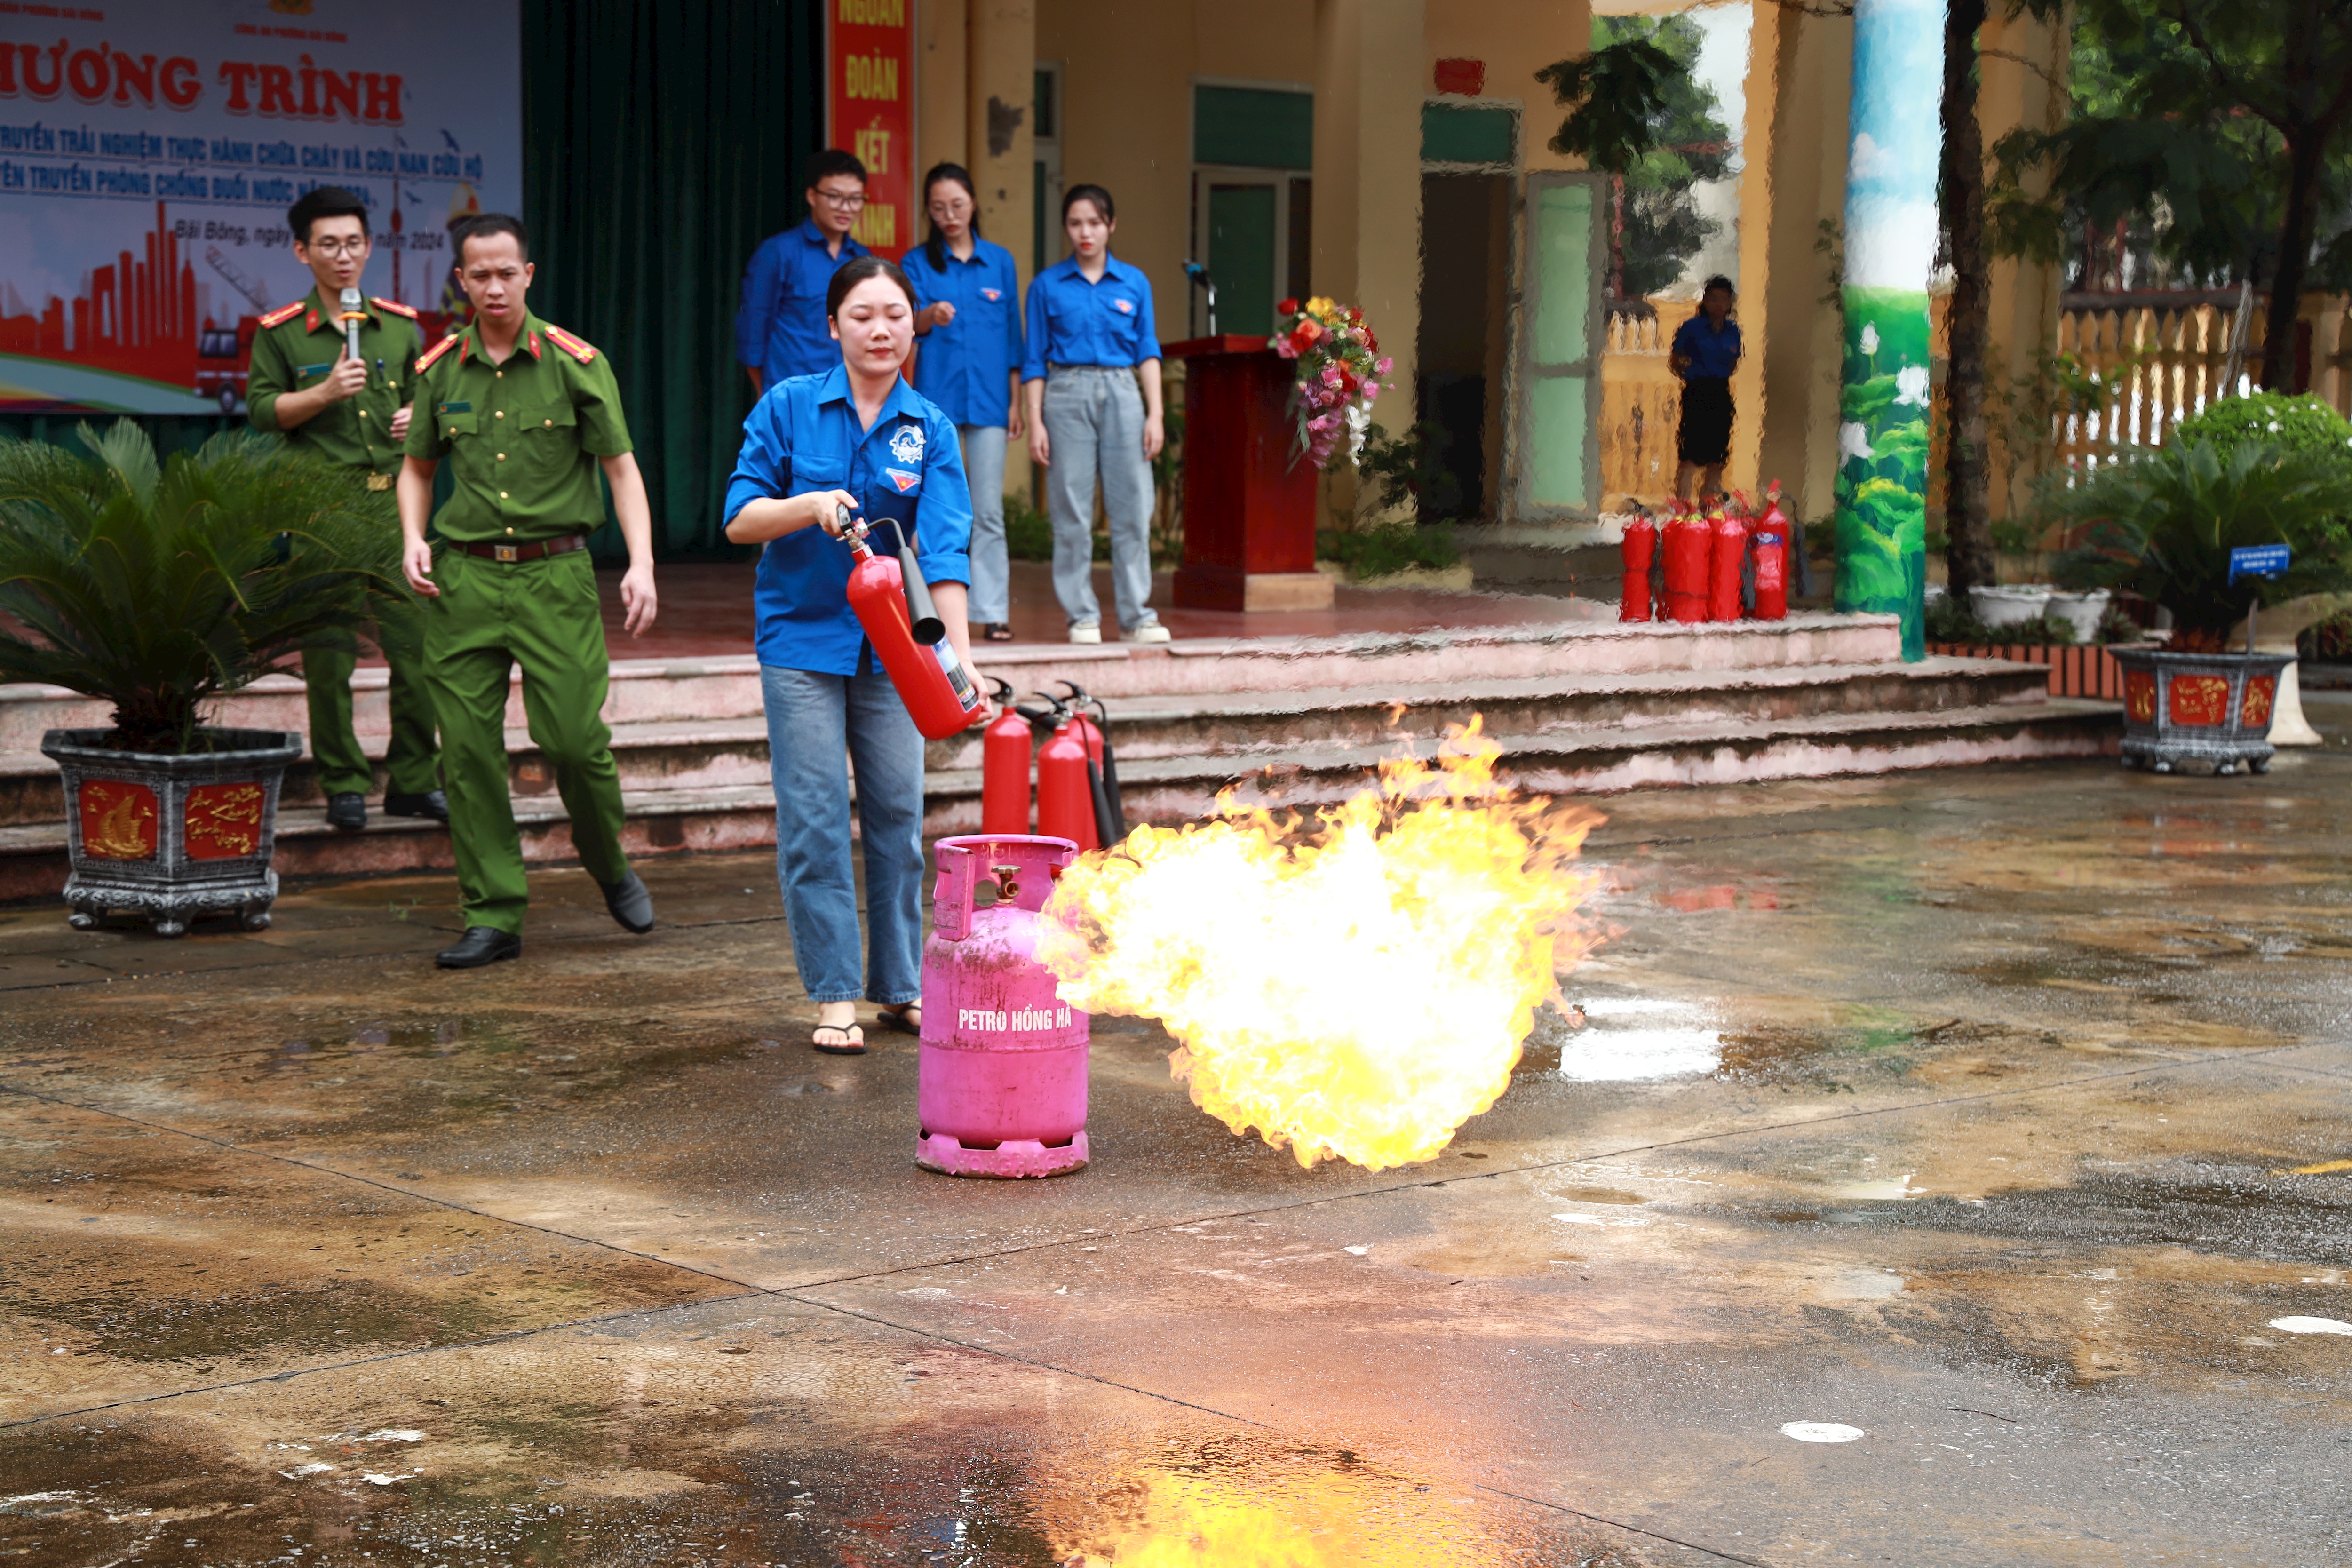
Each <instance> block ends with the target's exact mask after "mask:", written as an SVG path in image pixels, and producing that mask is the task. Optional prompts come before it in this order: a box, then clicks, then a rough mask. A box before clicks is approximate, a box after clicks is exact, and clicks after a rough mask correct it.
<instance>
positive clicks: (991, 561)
mask: <svg viewBox="0 0 2352 1568" xmlns="http://www.w3.org/2000/svg"><path fill="white" fill-rule="evenodd" d="M956 436H957V437H958V444H959V445H960V446H961V447H963V477H964V479H966V480H968V481H969V482H970V483H971V618H972V619H973V620H975V621H977V622H979V623H981V624H982V626H988V625H992V624H994V625H1001V624H1003V623H1004V622H1006V621H1010V620H1011V619H1012V618H1013V605H1012V598H1013V593H1012V587H1013V584H1012V568H1011V567H1010V566H1009V565H1008V564H1007V563H1006V561H1005V555H1004V426H1002V425H959V426H956Z"/></svg>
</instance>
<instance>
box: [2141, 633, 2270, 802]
mask: <svg viewBox="0 0 2352 1568" xmlns="http://www.w3.org/2000/svg"><path fill="white" fill-rule="evenodd" d="M2113 654H2114V658H2115V660H2116V663H2117V664H2119V665H2121V666H2123V671H2124V746H2123V760H2124V766H2126V767H2127V768H2129V767H2141V766H2146V767H2149V768H2153V769H2154V770H2155V771H2156V772H2158V773H2235V772H2237V771H2238V769H2239V768H2241V767H2244V768H2246V769H2247V770H2249V771H2250V772H2252V773H2268V772H2270V766H2271V755H2272V752H2271V743H2270V731H2271V713H2272V710H2273V709H2274V708H2275V707H2276V706H2277V702H2278V688H2279V672H2280V671H2282V670H2284V668H2286V667H2287V666H2288V665H2290V664H2292V663H2294V658H2293V656H2291V655H2284V654H2270V653H2166V652H2162V651H2159V650H2157V649H2154V648H2137V647H2119V648H2116V649H2114V650H2113Z"/></svg>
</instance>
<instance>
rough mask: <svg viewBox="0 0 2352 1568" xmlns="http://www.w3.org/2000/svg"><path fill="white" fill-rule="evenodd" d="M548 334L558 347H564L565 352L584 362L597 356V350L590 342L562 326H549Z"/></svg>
mask: <svg viewBox="0 0 2352 1568" xmlns="http://www.w3.org/2000/svg"><path fill="white" fill-rule="evenodd" d="M547 335H548V338H549V340H550V341H551V342H553V343H554V344H555V346H556V347H557V348H560V349H562V351H563V352H564V353H568V354H570V355H571V356H572V358H573V359H576V360H578V361H579V362H580V363H582V364H586V363H589V362H590V361H592V360H593V359H594V358H595V357H596V351H595V350H594V349H593V348H592V347H590V346H589V344H588V343H586V342H583V340H581V339H579V338H576V337H574V336H572V334H571V333H570V332H567V331H564V330H563V329H562V327H550V328H548V329H547Z"/></svg>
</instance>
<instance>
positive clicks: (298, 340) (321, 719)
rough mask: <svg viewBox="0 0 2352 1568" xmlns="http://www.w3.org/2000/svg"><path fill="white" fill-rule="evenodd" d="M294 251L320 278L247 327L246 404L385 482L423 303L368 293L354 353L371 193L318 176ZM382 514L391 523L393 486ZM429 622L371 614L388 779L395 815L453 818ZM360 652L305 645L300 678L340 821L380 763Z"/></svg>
mask: <svg viewBox="0 0 2352 1568" xmlns="http://www.w3.org/2000/svg"><path fill="white" fill-rule="evenodd" d="M286 226H287V227H289V228H290V229H292V230H293V231H294V259H295V260H297V261H299V262H300V263H301V264H302V265H303V266H304V267H306V268H310V276H311V278H312V279H314V280H315V282H316V283H317V287H316V288H314V289H312V290H311V291H310V295H309V296H308V297H307V298H305V299H301V300H296V301H295V302H294V303H293V304H291V305H282V306H280V307H279V308H278V309H277V310H272V311H270V312H269V313H268V315H265V316H263V317H262V318H261V320H260V321H259V323H258V324H257V330H256V331H255V333H254V338H253V372H252V376H251V379H250V381H249V382H248V384H247V389H246V417H247V419H248V420H249V421H251V423H252V425H253V427H254V428H255V429H257V430H261V431H275V432H277V433H278V434H279V435H282V436H284V437H286V439H287V440H288V441H289V442H290V443H292V444H293V445H295V446H297V447H308V448H309V449H310V450H311V451H314V452H316V453H318V454H319V455H320V457H322V458H326V459H327V460H328V461H329V462H331V463H341V464H342V465H343V466H344V467H346V468H351V469H353V470H354V471H356V472H357V473H359V474H361V475H363V476H364V477H365V479H366V483H367V488H368V489H371V490H380V491H381V490H389V489H392V486H393V481H394V479H397V478H398V477H399V475H400V464H401V452H402V444H403V442H404V441H405V439H406V438H407V436H408V421H409V405H410V404H411V403H412V402H414V401H415V396H416V356H417V353H418V352H419V351H420V350H422V349H423V348H424V346H425V338H424V334H423V332H422V331H420V330H419V329H418V327H417V324H416V312H415V311H414V310H410V309H409V308H408V307H407V306H405V305H404V304H402V303H400V301H398V300H362V301H361V304H360V313H361V318H362V319H361V321H360V323H359V329H360V357H359V358H357V359H353V358H352V357H351V340H350V336H349V333H348V330H347V323H346V322H345V321H343V319H342V317H343V307H342V293H343V290H344V289H357V288H358V287H359V282H360V274H361V273H362V272H364V271H365V270H367V264H368V256H369V253H370V251H371V250H372V248H373V246H372V243H371V241H370V238H369V235H368V218H367V205H366V204H365V203H363V202H362V201H361V200H360V198H359V197H358V196H356V195H353V194H352V193H351V192H350V191H347V190H344V189H342V188H341V187H340V186H336V185H321V186H320V187H319V188H318V189H317V190H314V191H311V192H309V193H307V194H306V195H304V196H303V197H302V199H301V200H299V201H298V202H296V203H295V204H294V205H293V206H292V207H290V208H289V209H288V211H287V214H286ZM390 500H391V498H390V497H389V496H386V497H383V501H384V502H386V503H387V504H386V507H385V510H386V516H385V519H384V525H385V526H386V527H387V528H389V527H391V526H392V525H393V519H392V517H391V516H390V511H391V508H390V506H389V504H388V503H389V501H390ZM420 633H421V628H420V626H419V625H418V623H417V621H416V619H415V616H412V615H400V616H393V617H391V618H390V619H388V620H384V621H381V622H379V623H377V625H376V626H375V628H374V636H375V640H376V643H377V646H378V647H382V648H383V658H384V663H386V664H387V665H389V666H391V672H390V673H391V689H390V691H389V693H388V696H389V698H390V700H391V707H392V740H391V743H390V744H389V745H388V746H386V748H385V749H384V759H383V760H384V768H385V771H386V773H388V774H389V775H390V781H389V783H388V784H386V785H385V787H384V792H383V809H384V815H385V816H423V817H430V818H432V819H433V820H434V821H436V822H446V821H448V820H449V807H448V804H447V802H446V799H445V798H444V797H443V795H442V793H441V789H440V782H439V776H438V775H439V772H440V769H439V759H438V757H437V756H436V753H435V749H434V742H433V731H434V721H433V695H432V693H431V692H430V691H429V690H427V689H426V686H425V669H424V664H425V648H424V644H423V641H422V639H421V635H420ZM358 662H359V661H358V658H356V656H355V654H354V653H352V652H351V651H348V650H345V649H342V648H323V647H320V648H309V649H306V650H305V651H304V652H303V655H302V681H303V684H304V685H305V686H307V687H308V688H309V689H310V758H311V761H312V762H313V763H316V764H317V766H318V770H319V792H320V794H321V795H325V796H326V797H327V821H328V822H329V823H330V824H331V825H332V826H336V827H340V828H341V829H343V830H344V831H346V832H354V833H355V832H357V831H358V830H359V829H361V828H362V827H365V826H367V797H368V793H369V791H370V790H372V789H373V787H374V785H375V766H374V764H373V763H371V762H369V761H368V755H367V752H365V751H364V750H362V748H361V746H360V741H359V736H358V735H357V734H356V733H355V732H354V731H353V730H352V669H353V668H355V667H356V666H357V664H358Z"/></svg>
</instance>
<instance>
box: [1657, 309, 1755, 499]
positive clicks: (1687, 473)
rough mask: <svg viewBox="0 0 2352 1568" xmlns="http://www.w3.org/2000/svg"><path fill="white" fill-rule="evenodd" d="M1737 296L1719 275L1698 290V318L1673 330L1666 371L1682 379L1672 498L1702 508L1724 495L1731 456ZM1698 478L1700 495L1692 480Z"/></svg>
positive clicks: (1736, 351)
mask: <svg viewBox="0 0 2352 1568" xmlns="http://www.w3.org/2000/svg"><path fill="white" fill-rule="evenodd" d="M1738 302H1739V295H1738V291H1737V290H1735V289H1733V288H1732V286H1731V279H1728V278H1726V277H1724V276H1723V275H1722V274H1720V273H1717V275H1716V276H1715V277H1713V278H1710V279H1707V280H1706V289H1704V290H1702V291H1701V293H1700V295H1699V302H1698V314H1696V316H1693V317H1692V318H1691V319H1690V320H1689V321H1685V322H1684V323H1683V324H1682V326H1681V327H1680V328H1678V329H1677V330H1676V331H1675V342H1674V349H1673V352H1672V353H1669V354H1668V355H1667V357H1666V368H1667V369H1668V370H1671V371H1673V372H1674V373H1675V374H1676V375H1678V376H1680V377H1682V382H1683V409H1682V425H1681V427H1680V428H1679V429H1678V430H1677V431H1676V432H1675V455H1676V456H1677V458H1680V461H1679V462H1678V463H1676V465H1675V498H1676V499H1677V500H1683V501H1685V502H1691V501H1695V502H1696V503H1697V504H1699V505H1702V506H1703V505H1705V504H1706V502H1707V501H1708V500H1711V499H1713V498H1714V497H1717V496H1719V495H1721V494H1722V493H1723V465H1724V461H1725V459H1726V458H1729V457H1730V456H1731V418H1732V414H1733V409H1732V405H1731V373H1732V372H1733V371H1734V370H1736V369H1737V368H1738V365H1739V352H1740V351H1739V324H1738V322H1737V321H1733V320H1732V319H1731V311H1732V307H1734V306H1735V305H1737V304H1738ZM1694 474H1696V475H1698V476H1699V484H1698V494H1697V495H1696V496H1693V495H1692V494H1691V477H1692V476H1693V475H1694Z"/></svg>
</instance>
